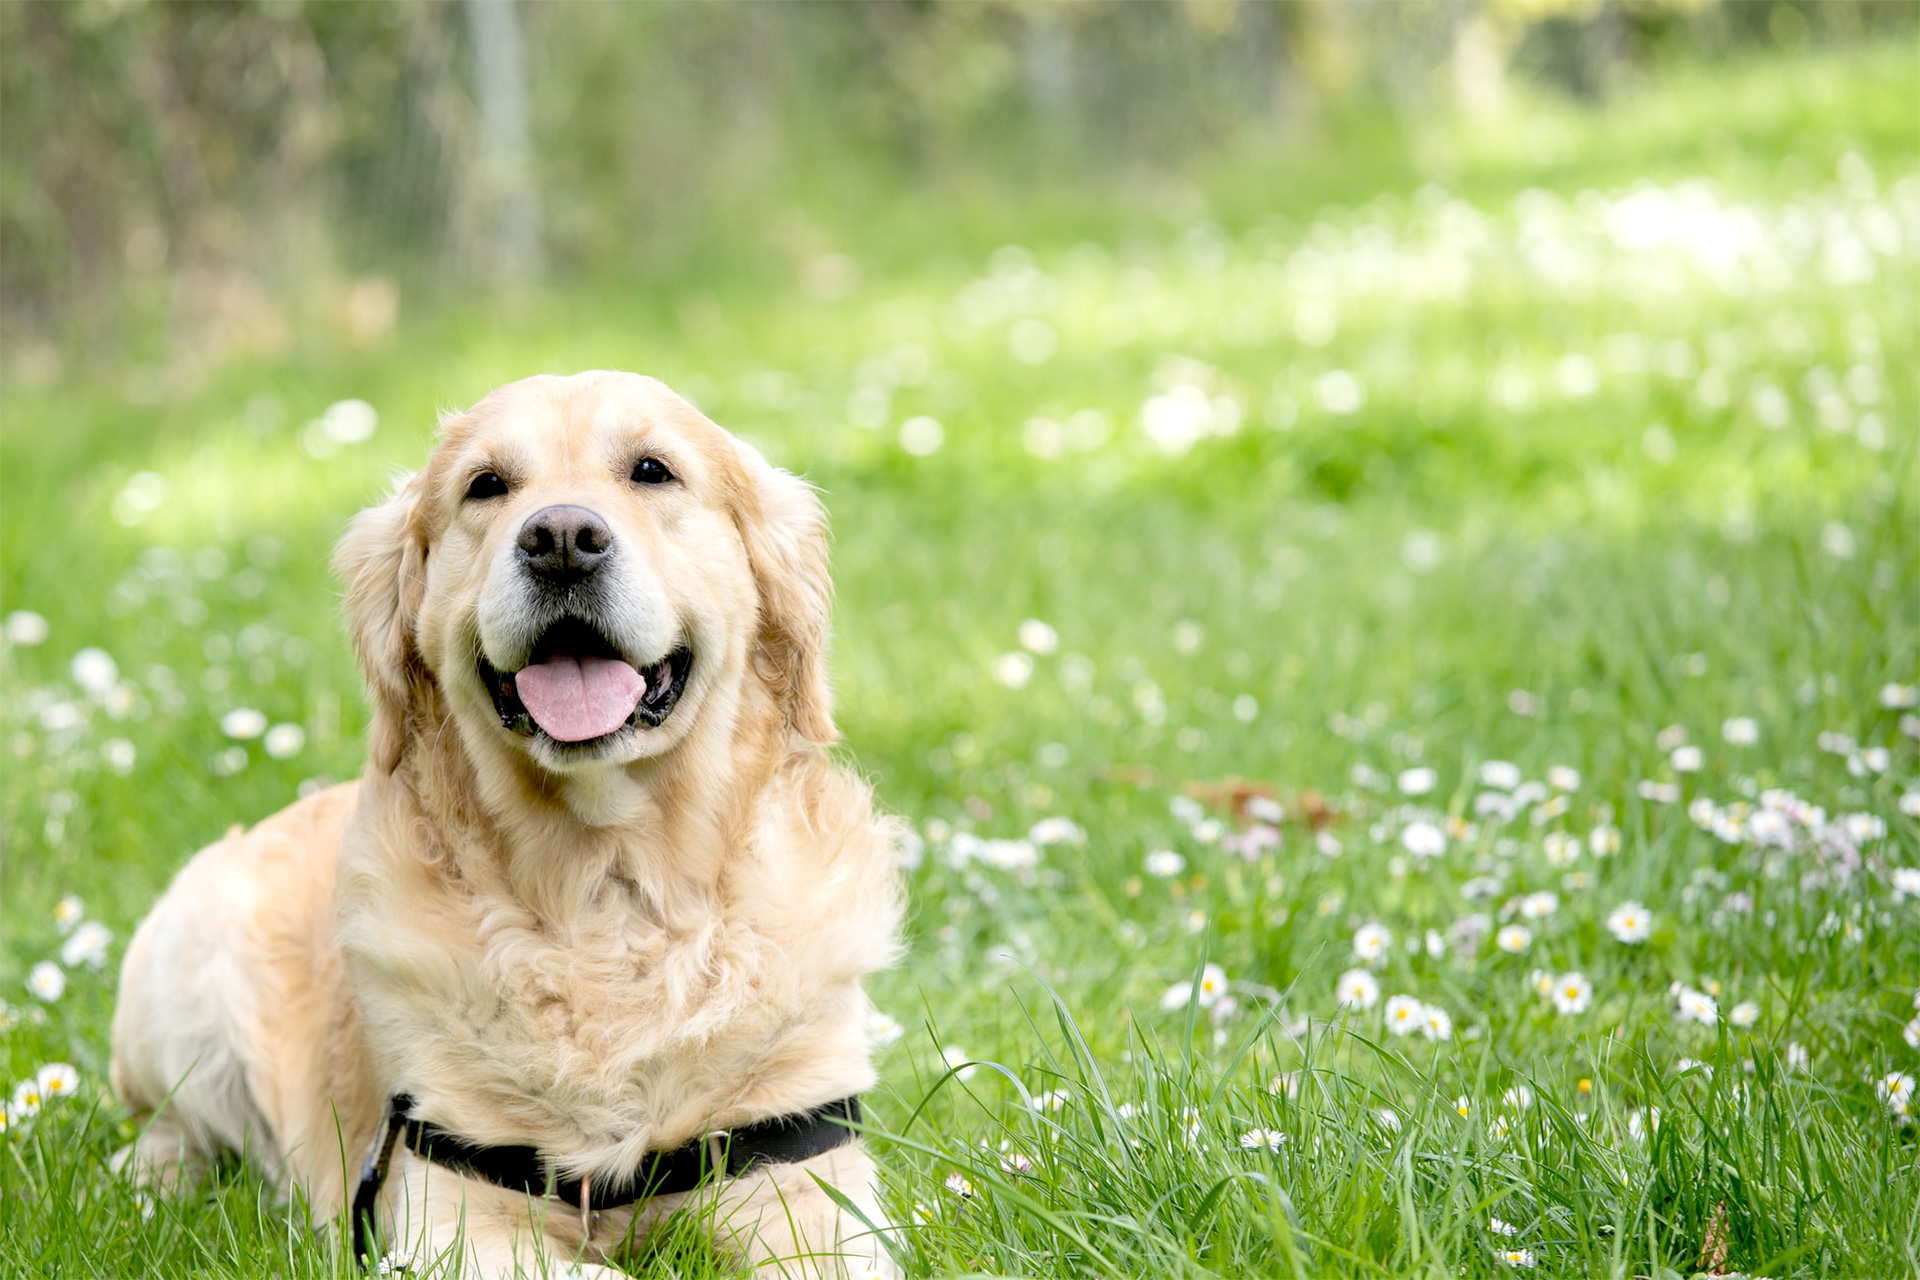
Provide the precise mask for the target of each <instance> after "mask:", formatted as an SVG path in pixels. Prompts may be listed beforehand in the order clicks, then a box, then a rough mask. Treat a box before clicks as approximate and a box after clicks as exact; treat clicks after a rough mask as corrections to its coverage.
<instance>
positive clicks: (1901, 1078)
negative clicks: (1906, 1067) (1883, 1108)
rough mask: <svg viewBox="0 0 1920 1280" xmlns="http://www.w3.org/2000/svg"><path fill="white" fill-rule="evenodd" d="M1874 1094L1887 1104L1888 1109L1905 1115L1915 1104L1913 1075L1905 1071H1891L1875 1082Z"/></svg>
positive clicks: (1898, 1114) (1899, 1114)
mask: <svg viewBox="0 0 1920 1280" xmlns="http://www.w3.org/2000/svg"><path fill="white" fill-rule="evenodd" d="M1873 1096H1874V1097H1876V1098H1878V1099H1880V1101H1882V1102H1884V1103H1886V1104H1887V1110H1889V1111H1891V1112H1893V1114H1895V1115H1897V1116H1904V1115H1906V1114H1907V1111H1908V1110H1909V1109H1910V1108H1911V1107H1912V1106H1913V1077H1912V1076H1910V1075H1907V1074H1906V1073H1905V1072H1903V1071H1889V1072H1888V1073H1887V1074H1886V1075H1884V1076H1882V1077H1880V1079H1879V1080H1877V1081H1875V1082H1874V1086H1873Z"/></svg>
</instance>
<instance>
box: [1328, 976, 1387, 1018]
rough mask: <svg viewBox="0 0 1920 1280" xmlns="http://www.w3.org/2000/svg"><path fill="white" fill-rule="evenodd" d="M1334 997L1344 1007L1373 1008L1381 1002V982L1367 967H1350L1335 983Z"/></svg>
mask: <svg viewBox="0 0 1920 1280" xmlns="http://www.w3.org/2000/svg"><path fill="white" fill-rule="evenodd" d="M1333 999H1334V1002H1335V1003H1336V1004H1338V1005H1339V1006H1340V1007H1341V1008H1343V1009H1371V1008H1373V1006H1374V1005H1376V1004H1378V1003H1379V1002H1380V983H1379V981H1378V980H1377V979H1376V978H1375V977H1374V976H1373V975H1372V974H1370V973H1368V972H1367V971H1366V970H1365V969H1349V970H1347V971H1346V972H1345V973H1343V974H1341V975H1340V980H1339V981H1338V982H1336V983H1334V986H1333Z"/></svg>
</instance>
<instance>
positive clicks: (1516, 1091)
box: [1500, 1084, 1533, 1111]
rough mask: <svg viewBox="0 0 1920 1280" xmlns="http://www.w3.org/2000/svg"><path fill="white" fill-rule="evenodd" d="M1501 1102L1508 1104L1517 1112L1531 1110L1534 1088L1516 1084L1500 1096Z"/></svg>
mask: <svg viewBox="0 0 1920 1280" xmlns="http://www.w3.org/2000/svg"><path fill="white" fill-rule="evenodd" d="M1500 1101H1502V1102H1504V1103H1506V1104H1507V1105H1508V1106H1509V1107H1512V1108H1513V1109H1514V1110H1515V1111H1526V1110H1529V1109H1531V1108H1532V1106H1533V1087H1532V1086H1531V1085H1524V1084H1516V1085H1514V1086H1512V1087H1511V1088H1509V1089H1508V1090H1507V1091H1506V1092H1505V1093H1503V1094H1501V1095H1500Z"/></svg>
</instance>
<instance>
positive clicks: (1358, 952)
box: [1353, 923, 1393, 964]
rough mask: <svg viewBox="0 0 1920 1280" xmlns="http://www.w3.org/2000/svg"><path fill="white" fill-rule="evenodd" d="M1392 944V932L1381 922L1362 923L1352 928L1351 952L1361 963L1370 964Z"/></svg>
mask: <svg viewBox="0 0 1920 1280" xmlns="http://www.w3.org/2000/svg"><path fill="white" fill-rule="evenodd" d="M1392 945H1393V934H1392V933H1390V932H1388V930H1387V926H1385V925H1383V924H1378V923H1375V924H1363V925H1361V926H1360V927H1359V928H1358V929H1356V930H1354V934H1353V954H1354V955H1355V956H1357V957H1358V958H1359V959H1360V961H1361V963H1363V964H1372V963H1373V962H1374V961H1376V960H1378V959H1379V958H1380V957H1381V956H1382V955H1384V954H1386V950H1387V948H1388V947H1390V946H1392Z"/></svg>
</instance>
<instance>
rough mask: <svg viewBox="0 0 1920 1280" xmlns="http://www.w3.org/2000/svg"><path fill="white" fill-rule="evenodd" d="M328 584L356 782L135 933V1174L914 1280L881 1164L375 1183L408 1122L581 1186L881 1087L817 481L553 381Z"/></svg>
mask: <svg viewBox="0 0 1920 1280" xmlns="http://www.w3.org/2000/svg"><path fill="white" fill-rule="evenodd" d="M336 566H337V568H338V570H339V571H340V573H341V574H342V576H343V578H344V579H345V581H346V584H347V595H346V609H347V614H348V618H349V626H350V630H351V635H352V640H353V645H354V649H355V651H356V653H357V656H358V658H359V661H360V665H361V668H362V670H363V673H364V675H365V678H366V683H367V687H368V691H369V694H370V697H371V701H372V725H371V759H370V761H369V763H368V766H367V769H366V772H365V774H364V775H363V776H362V777H361V778H360V780H359V781H358V782H354V783H347V784H344V785H341V786H337V787H334V788H332V789H330V790H326V791H323V792H320V793H319V794H317V795H314V796H312V797H311V798H309V799H306V800H302V801H301V802H299V803H297V804H295V805H293V806H292V807H291V808H288V809H286V810H284V811H282V812H280V813H278V814H275V815H274V816H272V817H270V818H268V819H267V820H265V821H264V822H262V823H260V824H259V825H258V826H256V827H254V828H253V829H252V830H251V831H244V832H242V831H240V830H238V829H236V830H235V831H234V832H233V833H231V834H229V835H228V836H227V837H226V838H225V839H224V840H222V841H220V842H219V843H217V844H214V845H212V846H211V847H209V848H207V849H204V850H202V851H201V852H200V853H199V854H198V855H196V856H195V857H194V858H193V860H192V861H191V862H190V863H189V864H188V865H187V866H186V868H185V869H184V870H182V871H181V872H180V874H179V875H178V877H177V878H176V879H175V880H174V882H173V884H172V886H171V887H170V888H169V889H168V890H167V892H166V894H165V896H163V897H162V898H161V900H160V902H159V903H158V905H157V906H155V908H154V909H153V912H152V913H151V914H150V915H149V916H148V917H147V918H146V920H145V921H144V922H143V923H142V924H141V926H140V928H139V931H138V933H137V934H136V936H135V937H134V939H133V942H132V944H131V945H130V946H129V948H128V951H127V956H126V964H125V970H124V973H123V974H122V977H121V985H120V995H119V1006H118V1009H117V1011H116V1013H115V1016H114V1022H113V1084H114V1088H115V1089H116V1091H117V1092H118V1094H119V1096H120V1098H121V1099H122V1100H123V1101H124V1102H125V1103H126V1104H127V1105H128V1106H129V1107H132V1108H134V1109H136V1111H139V1112H144V1113H150V1116H151V1118H150V1119H148V1120H147V1121H146V1125H145V1128H144V1130H143V1131H142V1133H141V1136H140V1137H139V1139H138V1141H137V1142H136V1143H135V1144H134V1145H133V1146H132V1147H131V1148H130V1149H129V1150H128V1152H126V1153H124V1157H123V1158H125V1159H128V1160H130V1161H131V1162H132V1164H133V1165H134V1167H135V1170H136V1172H137V1173H138V1174H139V1176H141V1177H143V1178H146V1179H148V1180H150V1181H155V1182H160V1183H169V1184H177V1183H178V1182H179V1181H180V1180H181V1179H182V1176H183V1175H186V1174H190V1173H191V1172H193V1171H195V1170H197V1169H198V1168H199V1167H200V1166H201V1165H202V1164H203V1163H204V1162H205V1160H206V1159H207V1158H208V1157H210V1156H212V1155H214V1154H215V1153H217V1152H218V1151H220V1150H222V1149H226V1150H232V1151H241V1152H244V1153H245V1154H246V1156H247V1157H248V1158H250V1159H251V1160H253V1161H255V1162H256V1163H257V1164H258V1166H259V1167H260V1168H261V1169H262V1170H263V1171H264V1172H265V1173H266V1174H267V1176H269V1177H271V1178H273V1179H275V1180H276V1181H277V1183H278V1184H279V1185H280V1186H281V1187H282V1188H283V1190H286V1191H291V1190H292V1189H293V1187H295V1186H296V1185H297V1186H298V1187H299V1188H301V1189H302V1191H303V1192H304V1194H305V1195H306V1197H307V1198H308V1201H309V1203H310V1204H311V1207H312V1213H313V1215H314V1217H315V1219H316V1221H317V1223H319V1224H320V1225H328V1224H333V1223H339V1222H344V1220H345V1218H346V1217H347V1214H346V1213H345V1207H346V1205H347V1204H348V1201H349V1199H350V1198H351V1197H352V1195H353V1194H354V1191H355V1188H356V1186H357V1185H358V1183H359V1181H360V1175H361V1170H362V1165H363V1159H365V1158H367V1157H371V1158H372V1160H373V1162H374V1163H376V1164H380V1165H381V1166H382V1167H383V1168H385V1170H386V1174H387V1176H386V1178H385V1181H384V1183H383V1184H382V1186H381V1190H380V1194H379V1198H378V1204H377V1208H376V1210H375V1212H374V1214H373V1219H374V1222H375V1224H376V1230H377V1235H378V1237H379V1240H380V1244H379V1246H378V1249H379V1250H384V1251H385V1254H386V1259H387V1261H388V1262H389V1264H407V1263H409V1262H410V1263H412V1264H413V1265H416V1266H424V1265H426V1264H427V1263H428V1262H430V1261H432V1260H435V1259H440V1258H447V1257H450V1258H452V1259H454V1260H456V1261H457V1262H458V1264H459V1266H460V1267H461V1268H463V1269H464V1270H465V1271H466V1272H467V1273H469V1274H473V1273H477V1274H482V1275H486V1276H510V1275H519V1274H537V1273H539V1272H540V1271H541V1270H542V1269H543V1268H544V1267H546V1266H547V1265H548V1264H549V1262H550V1261H552V1262H557V1263H559V1264H561V1265H563V1266H564V1267H565V1268H566V1269H567V1273H568V1274H587V1275H592V1274H601V1273H602V1266H603V1265H604V1264H610V1263H617V1262H619V1261H621V1260H622V1259H623V1258H629V1257H631V1256H633V1251H634V1250H635V1248H636V1247H637V1245H638V1244H639V1242H640V1241H642V1240H644V1238H645V1237H646V1235H647V1233H648V1231H649V1230H650V1229H652V1228H653V1227H655V1226H657V1225H658V1224H660V1223H662V1222H663V1221H665V1220H666V1219H667V1218H668V1217H670V1216H671V1215H674V1214H675V1213H689V1214H691V1215H692V1216H693V1218H694V1220H695V1221H697V1222H699V1223H701V1224H703V1226H704V1227H705V1228H706V1229H707V1230H708V1231H709V1232H710V1234H711V1236H712V1238H713V1241H714V1244H715V1247H716V1248H717V1249H718V1250H719V1251H720V1252H721V1254H722V1256H725V1257H729V1258H733V1259H736V1260H738V1261H740V1262H742V1263H743V1264H750V1265H753V1266H755V1267H756V1268H758V1269H759V1270H760V1271H762V1272H764V1273H766V1274H800V1275H808V1276H828V1275H830V1276H839V1275H859V1276H867V1275H872V1274H878V1275H893V1274H896V1273H897V1271H896V1265H895V1263H894V1262H893V1260H892V1257H891V1255H890V1253H889V1251H888V1250H887V1249H886V1247H885V1245H884V1243H883V1239H882V1237H883V1236H884V1235H885V1233H886V1232H887V1230H888V1229H889V1228H888V1226H887V1223H886V1220H885V1219H884V1218H883V1217H882V1215H881V1210H880V1208H879V1205H878V1202H877V1200H876V1196H875V1188H874V1170H873V1167H872V1164H871V1162H870V1160H869V1158H868V1156H867V1155H866V1153H865V1152H864V1151H863V1150H862V1148H861V1147H860V1145H859V1144H858V1142H857V1141H849V1142H846V1143H844V1144H841V1145H835V1146H832V1148H831V1149H829V1150H827V1151H825V1152H824V1153H823V1154H818V1155H815V1156H812V1157H811V1158H808V1159H805V1160H803V1161H801V1162H799V1163H762V1164H759V1165H757V1166H755V1167H753V1168H751V1169H749V1170H747V1171H745V1172H740V1173H739V1174H738V1175H737V1176H731V1177H719V1178H709V1179H707V1180H706V1181H705V1182H704V1183H703V1184H702V1185H700V1186H698V1187H696V1188H694V1189H692V1190H687V1191H682V1192H679V1193H676V1194H670V1195H657V1196H654V1197H652V1198H647V1197H645V1196H641V1197H640V1198H638V1199H637V1201H635V1202H634V1203H628V1204H625V1205H620V1206H608V1207H605V1208H602V1209H595V1208H593V1206H592V1203H591V1196H590V1194H583V1199H586V1200H588V1201H589V1203H587V1204H583V1205H575V1204H572V1203H566V1202H561V1201H560V1200H558V1199H557V1198H555V1197H552V1196H549V1195H547V1194H544V1189H543V1192H542V1193H530V1192H529V1191H528V1190H526V1189H524V1188H522V1189H519V1190H510V1189H507V1188H505V1187H503V1186H501V1185H497V1184H496V1183H495V1182H493V1181H488V1180H486V1179H484V1178H481V1177H475V1176H470V1173H471V1171H470V1170H468V1171H466V1172H462V1171H460V1170H457V1169H454V1168H450V1167H448V1164H447V1163H446V1162H444V1161H442V1160H439V1159H435V1160H427V1159H423V1158H421V1157H420V1156H419V1155H417V1154H415V1151H414V1150H413V1149H410V1147H409V1143H408V1142H404V1141H403V1142H400V1143H398V1144H395V1145H393V1146H391V1147H390V1148H389V1149H388V1150H389V1151H390V1155H387V1158H386V1159H385V1160H384V1161H382V1160H381V1159H380V1157H382V1156H383V1155H385V1154H386V1153H385V1152H383V1151H382V1150H380V1149H379V1147H380V1146H382V1145H384V1144H381V1143H379V1137H380V1135H381V1133H382V1130H383V1122H384V1117H385V1116H386V1115H387V1106H388V1099H389V1097H390V1096H393V1095H407V1097H408V1098H409V1099H410V1102H411V1112H410V1114H411V1115H412V1116H413V1117H415V1118H417V1119H420V1120H424V1121H426V1122H429V1123H431V1124H432V1125H436V1126H439V1128H440V1129H442V1130H444V1131H447V1132H449V1133H451V1134H453V1135H457V1137H458V1138H459V1139H460V1140H463V1141H465V1142H467V1143H470V1144H475V1145H478V1146H485V1147H495V1146H518V1147H531V1148H535V1149H537V1154H538V1157H539V1158H540V1159H541V1160H544V1162H545V1166H544V1167H545V1168H547V1169H549V1170H550V1171H551V1175H552V1176H553V1177H555V1178H562V1177H564V1178H571V1179H575V1180H577V1181H578V1183H579V1184H580V1185H581V1186H582V1189H583V1193H584V1192H587V1191H589V1190H590V1188H591V1187H592V1186H593V1185H594V1183H595V1181H596V1180H598V1181H599V1184H600V1185H601V1186H607V1185H610V1184H617V1183H619V1182H620V1180H622V1179H624V1178H627V1177H628V1176H629V1175H631V1174H633V1173H634V1171H635V1170H636V1169H637V1168H639V1167H641V1166H642V1163H643V1161H644V1160H646V1159H648V1158H649V1157H650V1153H655V1152H661V1151H667V1150H672V1149H675V1148H678V1147H681V1146H682V1145H683V1144H688V1143H690V1142H691V1143H696V1144H697V1143H699V1142H700V1141H702V1140H703V1135H724V1134H725V1133H727V1132H728V1131H730V1130H734V1129H737V1128H739V1127H741V1126H750V1125H753V1124H754V1123H755V1122H760V1121H766V1120H769V1119H771V1118H775V1117H788V1116H793V1115H796V1114H798V1113H802V1112H806V1111H808V1110H809V1109H811V1108H814V1107H817V1106H819V1105H820V1104H822V1103H825V1102H828V1101H830V1100H834V1099H841V1098H844V1097H846V1096H849V1095H854V1094H858V1093H859V1092H860V1091H862V1090H864V1089H867V1088H869V1087H871V1086H872V1085H873V1084H874V1081H875V1076H874V1070H873V1066H872V1050H871V1046H870V1044H869V1032H868V1024H869V1016H870V1013H871V1007H870V1005H869V1004H868V1002H867V999H866V996H865V995H864V993H863V992H862V989H861V981H862V979H863V978H864V977H865V975H867V974H869V973H872V972H874V971H875V970H877V969H880V968H883V967H885V966H886V965H888V964H889V963H891V961H892V960H893V959H894V957H895V955H896V953H897V950H898V941H897V938H898V929H899V918H900V911H901V906H900V899H899V894H898V890H897V876H896V873H895V871H894V869H893V846H894V841H895V838H896V828H895V825H894V823H893V822H892V820H890V819H887V818H884V817H881V816H879V815H877V814H876V813H875V811H874V809H873V807H872V803H871V795H870V792H869V789H868V788H867V786H866V785H865V784H863V783H862V782H861V781H860V780H858V779H856V778H855V777H853V776H851V775H850V774H849V773H848V772H847V771H846V770H845V769H843V768H840V767H838V766H836V765H835V764H834V763H833V762H832V761H831V760H830V759H829V758H828V757H827V755H826V753H825V751H824V750H823V749H822V747H823V745H824V744H826V743H829V742H831V741H832V740H833V739H834V737H835V736H836V731H835V728H834V723H833V716H832V708H831V701H830V695H829V690H828V685H827V675H826V670H825V666H824V653H823V647H824V645H825V642H826V638H827V629H828V610H829V604H830V597H831V583H830V581H829V579H828V576H827V556H826V534H825V529H824V525H823V517H822V512H821V508H820V505H819V502H818V501H817V499H816V498H815V496H814V494H813V491H812V490H811V489H810V488H809V487H808V486H807V485H806V484H804V483H803V482H802V481H800V480H798V479H796V478H795V477H793V476H791V475H788V474H787V473H785V472H783V471H780V470H778V469H776V468H774V467H772V466H770V465H768V463H767V462H766V461H765V460H764V459H763V458H762V457H761V456H760V454H759V453H758V452H757V451H756V450H754V449H753V448H752V447H750V446H748V445H746V444H744V443H742V442H740V441H738V440H736V439H734V438H733V437H732V436H730V435H728V434H727V433H726V432H725V431H723V430H721V429H720V428H719V427H717V426H715V425H714V424H713V423H711V422H709V421H708V420H707V419H706V418H705V417H703V416H702V415H701V414H700V413H699V411H698V410H696V409H695V408H694V407H693V406H692V405H690V404H689V403H687V402H686V401H685V400H683V399H681V398H680V397H678V396H676V395H674V394H673V393H672V392H671V391H669V390H668V389H667V388H666V387H665V386H663V385H662V384H661V383H659V382H657V381H654V380H653V379H650V378H642V377H638V376H635V375H632V374H620V373H583V374H580V375H578V376H575V377H565V378H562V377H536V378H528V379H526V380H524V381H521V382H516V383H513V384H511V385H509V386H506V387H503V388H500V389H499V390H497V391H495V392H493V393H492V394H491V395H488V396H487V397H486V398H485V399H484V400H482V401H481V402H480V403H479V404H477V405H476V406H474V408H473V409H472V410H471V411H469V412H467V413H465V414H461V415H459V416H456V417H453V418H451V419H450V420H449V421H447V422H446V423H445V424H444V430H443V434H442V438H441V440H440V442H439V444H438V446H437V447H436V448H435V449H434V450H433V453H432V456H431V457H430V459H429V460H428V462H427V465H426V466H425V467H424V468H423V469H422V470H420V471H419V472H417V473H415V474H414V475H412V476H411V477H409V478H408V479H407V480H406V481H405V482H404V483H402V484H401V485H400V486H399V488H398V491H397V492H396V493H395V494H394V495H393V497H392V498H391V499H389V500H388V501H387V502H385V503H384V504H382V505H380V506H378V507H374V508H372V509H370V510H368V511H365V512H363V513H361V514H360V516H359V517H357V518H356V519H355V520H354V522H353V525H352V528H351V529H350V531H349V532H348V533H347V535H346V537H345V538H344V539H343V540H342V542H341V544H340V548H339V551H338V553H337V556H336ZM696 1149H699V1148H696ZM720 1158H724V1157H720ZM823 1183H824V1184H826V1185H828V1186H831V1187H833V1188H835V1189H836V1192H835V1193H834V1194H829V1193H828V1192H827V1191H825V1190H823V1189H822V1184H823ZM552 1185H553V1184H551V1183H549V1184H546V1187H549V1188H550V1187H551V1186H552ZM847 1206H852V1209H851V1211H850V1210H849V1209H848V1208H847Z"/></svg>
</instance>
